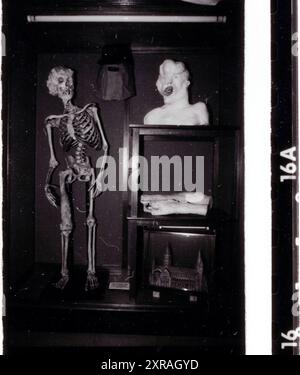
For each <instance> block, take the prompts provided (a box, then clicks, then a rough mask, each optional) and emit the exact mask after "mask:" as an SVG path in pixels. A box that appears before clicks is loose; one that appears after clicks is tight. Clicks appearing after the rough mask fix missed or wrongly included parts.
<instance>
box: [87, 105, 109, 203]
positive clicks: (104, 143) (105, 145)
mask: <svg viewBox="0 0 300 375" xmlns="http://www.w3.org/2000/svg"><path fill="white" fill-rule="evenodd" d="M91 110H92V111H93V115H94V119H95V121H96V123H97V126H98V129H99V132H100V136H101V140H102V149H103V151H104V155H103V157H102V163H101V166H100V171H99V173H98V176H97V177H96V180H95V184H96V189H95V192H94V197H96V196H97V195H99V194H101V192H102V185H101V179H102V176H103V172H104V167H105V164H106V161H107V155H108V143H107V141H106V138H105V135H104V131H103V128H102V125H101V121H100V119H99V116H98V112H97V108H96V107H95V106H93V107H92V108H91ZM93 186H94V185H92V186H91V188H93Z"/></svg>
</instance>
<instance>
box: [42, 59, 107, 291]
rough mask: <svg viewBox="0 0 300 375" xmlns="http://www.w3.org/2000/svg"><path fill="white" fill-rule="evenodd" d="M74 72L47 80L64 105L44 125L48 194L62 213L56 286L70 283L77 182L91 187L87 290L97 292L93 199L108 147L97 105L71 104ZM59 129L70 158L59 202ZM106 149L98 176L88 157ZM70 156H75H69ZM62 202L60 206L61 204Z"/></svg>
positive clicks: (57, 72) (61, 71)
mask: <svg viewBox="0 0 300 375" xmlns="http://www.w3.org/2000/svg"><path fill="white" fill-rule="evenodd" d="M73 74H74V72H73V71H72V70H71V69H68V68H65V67H61V66H58V67H55V68H53V69H52V70H51V71H50V73H49V77H48V80H47V87H48V89H49V93H50V94H51V95H53V96H58V97H59V98H60V99H61V100H62V101H63V105H64V112H63V114H62V115H58V116H56V115H52V116H48V117H47V118H46V119H45V125H46V130H47V136H48V143H49V149H50V161H49V169H48V173H47V177H46V184H45V194H46V197H47V199H48V201H49V202H50V204H51V205H53V206H54V207H58V206H59V203H60V211H61V224H60V231H61V251H62V265H61V279H60V280H59V281H58V282H57V283H55V284H54V286H55V287H56V288H59V289H64V288H65V286H66V284H67V283H68V281H69V270H68V265H67V260H68V249H69V240H70V235H71V233H72V230H73V222H72V214H71V204H70V199H69V196H68V192H67V186H68V185H71V184H72V183H73V182H75V181H79V182H85V183H88V184H89V190H88V192H89V209H88V214H87V218H86V224H87V227H88V243H87V246H88V268H87V279H86V284H85V290H92V289H96V288H97V287H98V286H99V282H98V278H97V276H96V271H95V242H96V237H95V236H96V219H95V217H94V213H93V211H94V199H95V198H96V197H97V196H98V195H99V194H101V192H102V177H103V172H104V167H105V164H106V160H107V154H108V144H107V141H106V139H105V135H104V132H103V129H102V126H101V122H100V119H99V117H98V113H97V108H96V106H95V105H94V104H87V105H86V106H84V107H83V108H79V107H77V106H75V105H74V104H73V103H72V99H73V96H74V81H73ZM53 128H57V129H58V130H59V132H60V144H61V146H62V147H63V150H64V151H65V152H66V153H68V154H67V168H66V169H65V170H62V171H60V172H59V188H60V199H59V198H58V197H57V195H56V194H55V191H54V189H53V185H51V177H52V174H53V172H54V170H55V168H56V167H57V166H58V164H59V163H58V162H57V160H56V156H55V150H54V144H53V134H52V129H53ZM89 148H92V149H95V150H100V149H101V148H102V149H103V152H104V154H103V157H102V162H101V166H100V170H99V173H98V176H97V177H96V176H95V169H94V168H93V167H92V166H91V163H90V159H89V157H88V156H87V155H86V151H87V150H88V149H89ZM70 152H74V154H75V155H74V154H73V155H70ZM59 200H60V202H59Z"/></svg>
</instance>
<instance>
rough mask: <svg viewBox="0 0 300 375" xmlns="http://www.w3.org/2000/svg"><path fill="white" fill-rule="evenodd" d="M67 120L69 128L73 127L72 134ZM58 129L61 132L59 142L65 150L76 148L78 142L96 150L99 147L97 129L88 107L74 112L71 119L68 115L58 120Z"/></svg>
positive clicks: (99, 138) (99, 140) (99, 141)
mask: <svg viewBox="0 0 300 375" xmlns="http://www.w3.org/2000/svg"><path fill="white" fill-rule="evenodd" d="M69 122H71V128H73V129H74V134H72V133H71V132H70V131H69V128H68V123H69ZM59 129H60V132H61V136H60V143H61V145H62V147H63V149H64V151H66V152H67V151H69V150H70V149H74V148H77V146H78V145H79V144H83V145H85V146H89V147H91V148H94V149H96V150H99V149H100V148H101V137H100V133H99V129H98V127H97V124H96V122H95V119H94V117H93V115H92V114H91V113H90V112H89V111H88V109H84V110H83V111H78V112H76V113H75V114H74V118H73V120H72V119H71V118H70V117H69V116H65V117H63V118H62V119H61V121H60V126H59Z"/></svg>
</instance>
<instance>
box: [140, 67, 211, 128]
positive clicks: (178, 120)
mask: <svg viewBox="0 0 300 375" xmlns="http://www.w3.org/2000/svg"><path fill="white" fill-rule="evenodd" d="M189 85H190V81H189V72H188V70H187V69H186V67H185V65H184V63H182V62H180V61H178V62H176V61H173V60H165V61H164V62H163V63H162V64H161V65H160V67H159V76H158V79H157V82H156V87H157V90H158V92H159V93H160V94H161V95H162V97H163V100H164V105H163V106H162V107H158V108H155V109H153V110H152V111H150V112H148V113H147V114H146V116H145V118H144V124H151V125H208V123H209V116H208V111H207V107H206V105H205V104H204V103H202V102H198V103H196V104H190V103H189V96H188V87H189Z"/></svg>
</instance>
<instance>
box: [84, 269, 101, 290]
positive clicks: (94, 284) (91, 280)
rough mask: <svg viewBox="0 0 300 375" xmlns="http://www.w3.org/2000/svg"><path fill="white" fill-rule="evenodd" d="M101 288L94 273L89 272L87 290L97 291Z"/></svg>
mask: <svg viewBox="0 0 300 375" xmlns="http://www.w3.org/2000/svg"><path fill="white" fill-rule="evenodd" d="M98 286H99V282H98V278H97V276H96V274H95V273H94V272H90V271H88V273H87V278H86V283H85V290H86V291H88V290H94V289H97V288H98Z"/></svg>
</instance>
